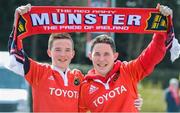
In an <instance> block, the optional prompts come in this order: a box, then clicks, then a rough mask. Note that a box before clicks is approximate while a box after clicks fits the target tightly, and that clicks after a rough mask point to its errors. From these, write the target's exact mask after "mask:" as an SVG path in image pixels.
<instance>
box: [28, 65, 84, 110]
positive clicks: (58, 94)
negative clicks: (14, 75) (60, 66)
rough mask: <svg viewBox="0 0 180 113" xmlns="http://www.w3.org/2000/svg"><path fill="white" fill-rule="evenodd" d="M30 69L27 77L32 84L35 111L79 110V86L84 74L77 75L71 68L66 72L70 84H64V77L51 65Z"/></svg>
mask: <svg viewBox="0 0 180 113" xmlns="http://www.w3.org/2000/svg"><path fill="white" fill-rule="evenodd" d="M37 69H39V71H37ZM40 69H42V70H40ZM30 71H31V72H29V73H28V74H27V75H26V79H27V80H28V81H29V83H30V85H32V93H33V105H34V106H33V107H34V111H40V112H43V111H48V112H50V111H51V112H52V111H55V112H76V111H78V98H79V88H80V82H81V81H82V78H81V77H83V76H76V75H74V74H73V73H72V72H71V71H70V70H69V71H68V72H67V73H66V75H67V81H68V85H64V82H65V80H64V79H63V77H62V76H61V75H60V73H59V72H58V71H56V70H53V69H52V68H51V67H50V66H43V67H42V66H36V70H32V69H31V70H30ZM33 71H34V72H33Z"/></svg>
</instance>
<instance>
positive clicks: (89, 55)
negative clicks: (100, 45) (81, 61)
mask: <svg viewBox="0 0 180 113" xmlns="http://www.w3.org/2000/svg"><path fill="white" fill-rule="evenodd" d="M88 58H89V59H90V60H92V53H91V52H89V53H88Z"/></svg>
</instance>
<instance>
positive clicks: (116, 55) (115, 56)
mask: <svg viewBox="0 0 180 113" xmlns="http://www.w3.org/2000/svg"><path fill="white" fill-rule="evenodd" d="M118 56H119V53H118V52H115V53H114V61H115V60H116V59H117V58H118Z"/></svg>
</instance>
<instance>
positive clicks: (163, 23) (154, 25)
mask: <svg viewBox="0 0 180 113" xmlns="http://www.w3.org/2000/svg"><path fill="white" fill-rule="evenodd" d="M167 26H168V19H167V17H166V16H163V15H161V14H160V13H151V15H150V17H149V19H148V21H147V26H146V30H161V31H166V30H167V28H168V27H167Z"/></svg>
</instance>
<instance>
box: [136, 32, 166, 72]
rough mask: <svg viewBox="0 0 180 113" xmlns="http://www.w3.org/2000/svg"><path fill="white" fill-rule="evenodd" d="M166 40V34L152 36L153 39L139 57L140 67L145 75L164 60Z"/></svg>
mask: <svg viewBox="0 0 180 113" xmlns="http://www.w3.org/2000/svg"><path fill="white" fill-rule="evenodd" d="M166 39H167V34H166V33H156V34H154V35H153V39H152V41H151V42H150V44H149V45H148V47H147V48H146V49H145V50H144V51H143V52H142V54H141V55H140V56H139V59H140V62H141V65H142V67H143V68H144V70H145V73H146V74H149V73H151V72H152V71H153V69H154V67H155V65H157V64H158V63H159V62H160V61H161V60H162V59H163V58H164V56H165V53H166V46H165V41H166Z"/></svg>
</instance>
